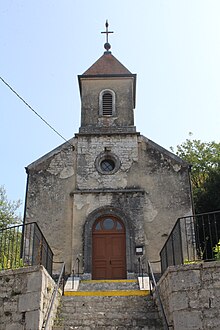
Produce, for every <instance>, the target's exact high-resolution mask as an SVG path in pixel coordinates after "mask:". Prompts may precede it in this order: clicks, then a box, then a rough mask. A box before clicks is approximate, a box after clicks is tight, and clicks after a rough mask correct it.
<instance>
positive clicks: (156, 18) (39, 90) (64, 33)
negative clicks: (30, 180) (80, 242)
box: [0, 0, 220, 201]
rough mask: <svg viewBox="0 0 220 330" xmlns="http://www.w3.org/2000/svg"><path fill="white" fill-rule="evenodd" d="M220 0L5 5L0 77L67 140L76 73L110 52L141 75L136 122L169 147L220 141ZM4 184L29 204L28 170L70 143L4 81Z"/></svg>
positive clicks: (0, 139) (76, 104)
mask: <svg viewBox="0 0 220 330" xmlns="http://www.w3.org/2000/svg"><path fill="white" fill-rule="evenodd" d="M219 15H220V1H219V0H138V1H131V0H126V1H125V0H122V1H118V0H111V1H108V2H107V1H101V0H100V1H99V0H93V1H90V0H81V1H80V0H62V1H58V0H35V1H34V0H1V2H0V45H1V47H0V49H1V53H0V75H1V77H2V78H3V79H5V80H6V81H7V82H8V83H9V84H10V85H11V86H12V87H13V88H14V89H15V90H16V91H17V92H18V93H19V94H20V95H21V96H22V97H23V98H24V99H25V100H26V101H27V102H28V103H29V104H30V105H31V106H32V107H33V108H34V109H35V110H36V111H37V112H38V113H39V114H40V115H41V116H42V117H44V118H45V119H46V120H47V121H48V122H49V123H50V124H51V125H52V126H53V127H54V128H55V129H56V130H58V131H59V132H60V133H61V134H62V135H63V136H64V137H65V138H66V139H69V138H71V137H72V136H73V135H74V133H77V132H78V127H79V126H80V98H79V89H78V82H77V75H78V74H82V73H83V72H84V71H85V70H86V69H87V68H88V67H90V66H91V65H92V64H93V63H94V62H95V61H96V60H97V59H98V58H99V57H100V56H101V55H102V54H103V51H104V49H103V44H104V42H105V38H104V35H102V34H101V31H103V30H104V29H105V26H104V24H105V20H106V19H108V20H109V24H110V30H113V31H114V34H113V35H110V43H111V45H112V49H111V50H112V53H113V55H114V56H116V57H117V58H118V60H119V61H121V62H122V63H123V64H124V65H125V66H126V67H127V68H128V69H129V70H130V71H131V72H132V73H137V102H136V110H135V124H136V126H137V130H138V131H139V132H141V134H143V135H145V136H147V137H148V138H150V139H151V140H153V141H155V142H157V143H158V144H160V145H162V146H163V147H165V148H167V149H169V147H170V146H176V145H177V144H179V143H181V142H183V141H184V140H185V139H186V138H187V137H188V133H189V132H193V137H194V138H197V139H201V140H203V141H212V140H215V141H216V142H219V135H220V134H219V127H220V116H219V109H220V93H219V91H220V19H219ZM0 111H1V119H0V135H1V136H0V148H1V149H0V150H1V163H0V184H1V185H5V188H6V190H7V193H8V198H9V199H18V198H21V199H22V200H23V201H24V195H25V186H26V174H25V170H24V168H25V166H27V165H28V164H30V163H31V162H33V161H34V160H36V159H38V158H39V157H40V156H42V155H44V154H45V153H47V152H49V151H50V150H52V149H53V148H55V147H56V146H58V145H60V144H62V143H63V140H62V139H60V137H58V136H57V135H56V134H55V133H54V132H53V131H51V130H50V129H49V128H48V127H47V126H46V125H45V124H44V123H43V122H42V121H41V120H40V119H39V118H38V117H36V116H35V115H34V114H33V113H32V112H31V111H30V110H29V109H28V108H27V107H26V106H25V105H24V104H23V103H22V102H21V101H20V100H19V99H18V98H17V97H16V96H15V95H14V94H13V93H12V92H11V91H10V90H9V89H8V88H7V87H6V86H5V85H4V84H3V83H2V82H1V81H0Z"/></svg>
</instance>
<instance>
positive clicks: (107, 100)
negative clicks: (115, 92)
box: [102, 92, 113, 116]
mask: <svg viewBox="0 0 220 330" xmlns="http://www.w3.org/2000/svg"><path fill="white" fill-rule="evenodd" d="M112 106H113V104H112V94H111V93H109V92H106V93H104V94H103V96H102V114H103V116H112V112H113V111H112Z"/></svg>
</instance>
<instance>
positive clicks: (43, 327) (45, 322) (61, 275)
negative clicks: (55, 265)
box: [42, 262, 65, 330]
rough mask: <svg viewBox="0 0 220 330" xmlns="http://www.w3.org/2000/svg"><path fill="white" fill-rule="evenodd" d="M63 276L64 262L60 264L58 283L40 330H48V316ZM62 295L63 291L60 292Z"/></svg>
mask: <svg viewBox="0 0 220 330" xmlns="http://www.w3.org/2000/svg"><path fill="white" fill-rule="evenodd" d="M64 274H65V262H63V263H62V268H61V271H60V275H59V279H58V282H57V284H56V286H55V288H54V291H53V294H52V298H51V300H50V303H49V306H48V310H47V313H46V318H45V321H44V322H43V325H42V330H48V329H49V327H48V326H49V320H50V315H51V312H52V308H53V304H54V301H55V299H56V296H57V292H58V290H59V287H60V282H61V280H62V279H63V276H64ZM62 294H63V290H62Z"/></svg>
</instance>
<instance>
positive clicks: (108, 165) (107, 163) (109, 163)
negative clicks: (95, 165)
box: [100, 159, 115, 172]
mask: <svg viewBox="0 0 220 330" xmlns="http://www.w3.org/2000/svg"><path fill="white" fill-rule="evenodd" d="M100 167H101V169H102V171H104V172H111V171H113V170H114V168H115V162H114V161H113V160H112V159H104V160H102V161H101V163H100Z"/></svg>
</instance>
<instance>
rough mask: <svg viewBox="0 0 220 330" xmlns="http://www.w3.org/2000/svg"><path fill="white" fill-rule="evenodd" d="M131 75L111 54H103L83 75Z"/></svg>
mask: <svg viewBox="0 0 220 330" xmlns="http://www.w3.org/2000/svg"><path fill="white" fill-rule="evenodd" d="M114 74H126V75H127V74H132V73H131V72H130V71H129V70H128V69H127V68H126V67H125V66H124V65H123V64H121V62H119V61H118V60H117V58H115V57H114V56H113V55H112V53H111V52H104V54H103V55H102V56H101V57H100V58H99V59H98V60H97V61H96V62H95V63H94V64H93V65H92V66H91V67H90V68H89V69H88V70H86V71H85V72H84V73H83V75H86V76H87V75H114Z"/></svg>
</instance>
